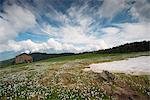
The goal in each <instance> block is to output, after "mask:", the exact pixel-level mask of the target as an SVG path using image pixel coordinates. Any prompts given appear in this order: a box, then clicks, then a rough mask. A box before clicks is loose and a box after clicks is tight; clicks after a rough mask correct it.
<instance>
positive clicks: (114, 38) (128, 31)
mask: <svg viewBox="0 0 150 100" xmlns="http://www.w3.org/2000/svg"><path fill="white" fill-rule="evenodd" d="M116 26H117V27H113V30H120V31H112V27H108V28H104V29H102V30H104V32H105V33H106V34H104V35H103V36H102V39H103V40H104V41H105V43H106V44H108V47H114V46H117V45H121V44H124V43H130V42H135V41H143V40H150V34H149V32H150V23H123V24H117V25H116ZM110 29H111V30H110Z"/></svg>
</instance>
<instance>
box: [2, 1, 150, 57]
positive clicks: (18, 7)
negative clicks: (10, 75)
mask: <svg viewBox="0 0 150 100" xmlns="http://www.w3.org/2000/svg"><path fill="white" fill-rule="evenodd" d="M149 32H150V1H149V0H0V46H1V47H0V60H4V59H8V58H12V57H15V56H16V55H17V54H20V53H23V52H26V53H30V52H47V53H62V52H74V53H79V52H85V51H93V50H100V49H106V48H110V47H114V46H118V45H121V44H125V43H130V42H135V41H143V40H150V34H149Z"/></svg>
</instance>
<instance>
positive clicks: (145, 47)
mask: <svg viewBox="0 0 150 100" xmlns="http://www.w3.org/2000/svg"><path fill="white" fill-rule="evenodd" d="M144 51H150V41H142V42H133V43H127V44H124V45H120V46H117V47H113V48H109V49H105V50H98V51H93V52H84V53H79V54H74V53H60V54H47V53H31V54H29V55H31V56H32V58H33V62H35V61H40V60H45V59H50V58H55V57H62V56H71V55H82V54H87V53H96V54H104V53H129V52H144ZM14 62H15V58H12V59H8V60H5V61H0V65H1V66H0V67H3V66H8V65H12V64H15V63H14Z"/></svg>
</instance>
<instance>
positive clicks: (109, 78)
mask: <svg viewBox="0 0 150 100" xmlns="http://www.w3.org/2000/svg"><path fill="white" fill-rule="evenodd" d="M100 77H101V78H102V79H103V80H105V81H112V80H114V79H115V76H114V75H113V74H112V73H110V72H108V71H103V72H102V73H100Z"/></svg>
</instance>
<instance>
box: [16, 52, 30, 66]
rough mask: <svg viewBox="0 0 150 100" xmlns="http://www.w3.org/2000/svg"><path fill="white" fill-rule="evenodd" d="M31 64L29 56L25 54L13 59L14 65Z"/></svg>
mask: <svg viewBox="0 0 150 100" xmlns="http://www.w3.org/2000/svg"><path fill="white" fill-rule="evenodd" d="M31 62H33V58H32V56H30V55H29V54H26V53H23V54H20V55H18V56H16V59H15V63H16V64H19V63H31Z"/></svg>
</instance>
